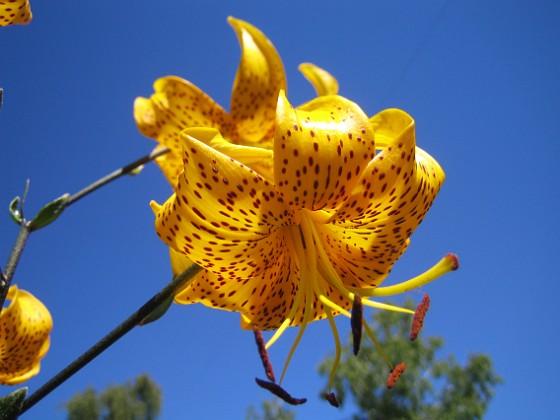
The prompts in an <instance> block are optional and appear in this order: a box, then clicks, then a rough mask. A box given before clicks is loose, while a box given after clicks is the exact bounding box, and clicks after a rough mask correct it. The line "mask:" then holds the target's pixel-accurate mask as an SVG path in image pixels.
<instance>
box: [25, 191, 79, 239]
mask: <svg viewBox="0 0 560 420" xmlns="http://www.w3.org/2000/svg"><path fill="white" fill-rule="evenodd" d="M69 198H70V194H68V193H66V194H64V195H63V196H61V197H58V198H57V199H56V200H53V201H51V202H50V203H49V204H47V205H46V206H45V207H43V208H42V209H41V210H39V213H37V216H35V218H34V219H33V220H32V221H31V222H30V223H29V229H30V230H31V231H33V230H38V229H41V228H44V227H45V226H47V225H48V224H50V223H52V222H54V221H55V220H56V219H58V216H60V214H61V213H62V211H63V210H64V209H65V208H66V203H67V202H68V199H69Z"/></svg>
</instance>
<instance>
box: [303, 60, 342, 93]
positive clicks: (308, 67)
mask: <svg viewBox="0 0 560 420" xmlns="http://www.w3.org/2000/svg"><path fill="white" fill-rule="evenodd" d="M299 71H301V72H302V73H303V75H304V76H305V78H306V79H307V80H309V82H310V83H311V84H312V85H313V87H314V88H315V91H316V92H317V95H318V96H325V95H336V94H337V93H338V81H337V80H336V79H335V78H334V77H333V75H332V74H330V73H329V72H328V71H326V70H323V69H322V68H320V67H317V66H316V65H315V64H312V63H303V64H300V65H299Z"/></svg>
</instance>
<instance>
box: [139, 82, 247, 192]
mask: <svg viewBox="0 0 560 420" xmlns="http://www.w3.org/2000/svg"><path fill="white" fill-rule="evenodd" d="M154 91H155V93H154V94H153V95H152V96H151V98H150V99H147V98H142V97H139V98H137V99H136V100H135V101H134V119H135V120H136V124H137V126H138V129H139V130H140V132H141V133H142V134H144V135H145V136H147V137H150V138H153V139H155V140H157V141H158V142H159V143H160V144H161V145H164V146H167V147H169V148H170V149H171V153H168V154H166V155H164V156H162V157H160V158H158V159H156V162H157V163H158V165H159V166H160V167H161V168H162V170H163V171H164V174H165V175H166V177H167V179H168V180H169V182H170V183H171V184H172V185H173V184H174V183H175V180H176V179H177V176H178V175H179V173H180V171H181V170H182V163H181V160H180V159H181V158H180V156H181V154H182V148H181V137H180V132H181V130H183V129H185V128H189V127H214V128H217V129H219V130H220V131H221V132H222V133H223V135H224V136H226V137H227V138H229V139H232V140H234V139H235V138H236V134H235V132H234V127H233V124H232V121H231V117H230V116H229V115H228V113H227V112H226V111H225V110H224V109H223V108H222V107H221V106H220V105H218V104H217V103H216V102H215V101H214V100H213V99H212V98H210V97H209V96H208V95H206V94H205V93H204V92H202V91H201V90H200V89H199V88H198V87H196V86H194V85H193V84H192V83H190V82H188V81H186V80H184V79H181V78H179V77H175V76H169V77H163V78H161V79H158V80H156V82H155V83H154Z"/></svg>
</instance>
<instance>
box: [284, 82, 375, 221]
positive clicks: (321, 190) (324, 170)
mask: <svg viewBox="0 0 560 420" xmlns="http://www.w3.org/2000/svg"><path fill="white" fill-rule="evenodd" d="M374 155H375V147H374V137H373V130H372V129H371V126H370V123H369V120H368V118H367V116H366V115H365V114H364V112H363V111H362V110H361V109H360V107H359V106H358V105H356V104H355V103H353V102H351V101H349V100H348V99H345V98H343V97H341V96H320V97H318V98H316V99H314V100H312V101H311V102H308V103H307V104H304V105H302V106H301V107H299V108H298V109H294V108H293V107H292V106H291V105H290V103H289V102H288V100H287V99H286V96H285V95H284V92H281V93H280V97H279V98H278V112H277V121H276V136H275V142H274V180H275V182H276V186H277V188H278V189H279V191H280V192H281V193H282V196H283V197H284V199H285V200H286V201H287V202H288V204H289V205H290V206H292V207H293V208H299V209H301V208H306V209H309V210H320V209H324V210H327V211H329V210H333V209H334V208H336V207H337V206H339V205H340V204H342V203H343V202H344V201H345V200H346V198H347V197H348V195H349V194H350V191H351V190H352V187H353V186H354V184H355V183H356V182H357V181H358V179H359V176H360V173H361V172H362V171H363V170H364V168H365V166H366V165H367V163H368V162H369V161H370V160H371V159H372V158H373V156H374Z"/></svg>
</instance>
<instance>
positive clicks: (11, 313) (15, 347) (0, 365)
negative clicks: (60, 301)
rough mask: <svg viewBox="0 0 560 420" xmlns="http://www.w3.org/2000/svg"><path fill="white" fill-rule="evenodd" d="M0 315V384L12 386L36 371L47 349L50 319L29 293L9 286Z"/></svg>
mask: <svg viewBox="0 0 560 420" xmlns="http://www.w3.org/2000/svg"><path fill="white" fill-rule="evenodd" d="M7 298H8V299H10V300H11V303H10V306H9V307H8V308H5V309H2V314H1V315H0V383H2V384H4V385H15V384H19V383H21V382H24V381H26V380H28V379H29V378H31V377H33V376H35V375H36V374H37V373H39V369H40V361H41V359H42V358H43V357H44V356H45V354H46V353H47V351H48V349H49V345H50V339H49V334H50V332H51V329H52V318H51V315H50V313H49V311H48V309H47V308H46V307H45V306H44V305H43V304H42V303H41V302H40V301H39V300H38V299H37V298H35V297H34V296H33V295H32V294H31V293H29V292H26V291H25V290H20V289H18V288H17V286H11V287H10V289H9V291H8V296H7Z"/></svg>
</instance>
